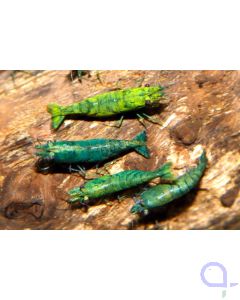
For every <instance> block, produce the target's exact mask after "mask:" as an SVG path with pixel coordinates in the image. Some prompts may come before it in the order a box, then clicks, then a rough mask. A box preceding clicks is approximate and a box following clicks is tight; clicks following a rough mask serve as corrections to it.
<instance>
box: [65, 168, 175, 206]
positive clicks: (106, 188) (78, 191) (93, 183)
mask: <svg viewBox="0 0 240 300" xmlns="http://www.w3.org/2000/svg"><path fill="white" fill-rule="evenodd" d="M171 166H172V164H171V163H170V162H168V163H166V164H164V165H163V166H161V167H160V168H158V169H157V170H154V171H141V170H127V171H122V172H119V173H116V174H114V175H105V176H102V177H99V178H96V179H93V180H90V181H88V182H87V183H86V184H84V185H82V186H80V187H76V188H73V189H71V190H70V191H69V192H68V194H69V195H70V196H71V199H70V200H69V202H70V203H75V202H80V203H82V204H83V203H85V202H86V201H88V200H89V199H95V198H100V197H104V196H107V195H111V194H114V193H116V192H120V191H123V190H126V189H130V188H133V187H136V186H139V185H141V184H144V183H147V182H149V181H150V180H152V179H155V178H158V177H160V178H161V179H164V180H174V176H173V174H172V171H171Z"/></svg>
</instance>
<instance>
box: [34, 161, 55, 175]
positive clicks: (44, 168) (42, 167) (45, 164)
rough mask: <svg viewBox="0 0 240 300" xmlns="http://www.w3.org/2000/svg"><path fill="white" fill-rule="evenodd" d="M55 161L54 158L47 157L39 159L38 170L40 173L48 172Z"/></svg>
mask: <svg viewBox="0 0 240 300" xmlns="http://www.w3.org/2000/svg"><path fill="white" fill-rule="evenodd" d="M53 162H54V160H53V158H52V157H45V158H40V159H38V161H37V163H36V168H37V170H38V171H39V172H43V173H45V172H48V171H49V170H50V168H51V166H52V164H53Z"/></svg>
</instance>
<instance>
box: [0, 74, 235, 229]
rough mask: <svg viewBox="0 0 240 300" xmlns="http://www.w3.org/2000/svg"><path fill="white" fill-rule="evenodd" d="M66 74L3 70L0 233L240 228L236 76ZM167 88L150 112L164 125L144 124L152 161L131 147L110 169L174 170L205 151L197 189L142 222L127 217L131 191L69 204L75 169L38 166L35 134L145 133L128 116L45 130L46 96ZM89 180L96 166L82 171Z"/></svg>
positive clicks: (63, 100)
mask: <svg viewBox="0 0 240 300" xmlns="http://www.w3.org/2000/svg"><path fill="white" fill-rule="evenodd" d="M68 74H69V71H44V72H34V73H31V72H15V73H14V76H13V73H12V72H11V71H2V72H1V73H0V153H1V158H0V187H1V191H0V228H1V229H28V228H31V229H145V228H147V229H238V228H240V210H239V204H240V198H239V195H240V193H239V189H240V151H239V144H240V118H239V116H240V101H239V100H240V99H239V96H240V72H238V71H99V74H100V80H99V78H98V76H97V75H98V73H97V72H96V71H92V72H91V77H88V76H85V77H83V79H82V83H80V82H79V81H78V80H75V81H73V82H72V81H70V80H69V79H68V78H67V75H68ZM147 83H148V84H150V85H153V84H161V85H164V86H167V87H168V88H167V89H166V94H167V99H168V101H169V103H168V105H166V106H165V107H164V108H162V109H161V110H159V111H158V112H156V114H155V117H156V118H158V119H159V120H161V121H162V122H163V126H159V125H156V124H152V123H149V122H146V123H145V124H146V130H147V133H148V146H149V148H150V150H151V158H150V159H149V160H147V159H145V158H143V157H142V156H140V155H139V154H137V153H134V152H132V153H129V154H127V155H125V156H123V157H122V158H121V159H119V160H117V161H116V162H114V163H113V164H112V165H110V166H109V172H111V173H115V172H117V171H120V170H126V169H133V168H134V169H135V168H138V169H142V170H152V169H154V168H156V167H158V166H160V165H161V164H162V163H164V162H165V161H166V160H171V161H172V162H173V164H174V167H175V172H176V174H181V173H183V172H184V171H186V170H187V168H188V167H190V166H192V165H194V163H195V162H196V158H197V157H198V155H199V153H200V152H201V147H204V148H205V149H206V151H207V156H208V159H209V164H208V168H207V170H206V172H205V174H204V176H203V178H202V180H201V182H200V184H199V187H198V188H197V189H195V190H193V191H192V192H191V193H189V194H188V195H187V196H185V197H183V198H181V199H178V200H176V201H174V202H173V203H171V204H170V205H168V206H167V207H165V208H163V209H162V210H161V211H159V212H158V213H156V214H153V215H150V216H149V217H147V218H143V219H139V218H138V216H135V215H131V214H130V213H129V209H130V207H131V206H132V205H133V198H132V197H133V196H134V195H136V194H137V193H138V192H139V190H138V189H135V190H132V191H128V192H125V193H121V196H124V197H123V198H122V199H121V200H118V199H114V198H111V199H106V200H105V201H101V202H98V203H96V204H95V205H93V206H90V207H89V208H75V209H71V208H70V207H69V205H68V204H67V202H66V200H67V199H68V197H67V194H66V192H67V191H68V189H70V188H72V187H74V186H78V185H81V184H82V183H83V182H84V180H83V179H82V178H81V177H80V176H79V175H77V174H74V173H71V174H66V173H52V174H47V175H44V174H41V173H38V172H36V169H35V162H36V157H35V156H34V145H35V143H37V140H52V139H69V140H70V139H71V140H78V139H88V138H100V137H105V138H118V139H131V138H133V137H134V136H135V135H136V134H137V133H138V132H140V131H141V130H142V129H143V126H142V125H141V124H140V123H139V122H138V121H137V120H136V119H135V118H129V119H126V120H124V122H123V125H122V127H121V128H119V129H118V128H115V127H110V126H107V124H109V125H112V124H113V123H114V121H113V120H110V121H105V122H103V121H100V120H67V121H65V123H64V126H62V127H61V128H60V129H59V130H58V131H57V132H53V131H51V128H50V115H49V114H48V113H47V111H46V105H47V103H49V102H58V103H59V104H70V103H72V102H74V101H79V100H81V99H83V98H84V97H87V96H91V95H94V94H96V93H101V92H103V91H104V92H105V91H108V90H111V89H115V88H126V87H136V86H139V85H144V84H147ZM88 174H89V176H94V174H95V170H89V171H88Z"/></svg>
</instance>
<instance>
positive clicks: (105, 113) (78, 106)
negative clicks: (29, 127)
mask: <svg viewBox="0 0 240 300" xmlns="http://www.w3.org/2000/svg"><path fill="white" fill-rule="evenodd" d="M163 96H164V93H163V87H161V86H155V87H149V86H145V87H138V88H129V89H126V90H117V91H111V92H108V93H104V94H99V95H96V96H93V97H90V98H86V99H84V100H82V101H81V102H77V103H73V104H71V105H68V106H60V105H58V104H56V103H49V104H48V107H47V110H48V112H49V113H50V114H51V115H52V128H53V129H58V128H59V127H60V125H61V124H62V122H63V121H64V119H65V117H66V116H68V115H76V114H77V115H81V116H88V117H96V118H103V117H109V116H113V115H117V114H122V113H125V112H129V111H135V110H139V109H141V108H144V107H146V106H155V105H158V104H159V103H160V98H162V97H163Z"/></svg>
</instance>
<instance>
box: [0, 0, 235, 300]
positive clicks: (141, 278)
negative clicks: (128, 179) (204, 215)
mask: <svg viewBox="0 0 240 300" xmlns="http://www.w3.org/2000/svg"><path fill="white" fill-rule="evenodd" d="M239 11H240V10H239V1H234V0H228V1H225V0H224V1H223V0H218V1H214V0H208V1H206V0H201V1H194V0H191V1H188V0H181V1H179V0H178V1H177V0H176V1H173V0H168V1H160V0H158V1H156V0H155V1H154V0H148V1H143V0H138V1H130V0H128V1H125V0H121V1H114V0H111V1H110V0H101V1H100V0H99V1H93V0H85V1H80V0H76V1H73V0H68V1H61V0H58V1H50V0H48V1H44V0H42V1H38V2H37V1H32V0H31V1H30V0H29V1H26V0H21V1H13V0H8V1H5V2H4V1H1V2H0V33H1V34H0V43H1V44H0V68H1V69H18V70H21V69H28V70H30V69H68V70H71V69H97V70H99V69H156V70H157V69H163V70H164V69H165V70H167V69H180V70H181V69H240V47H239V40H240V39H239V28H240V26H239ZM0 242H1V244H0V260H1V261H0V297H1V299H4V300H8V299H11V300H12V299H20V300H21V299H24V300H28V299H29V300H30V299H31V300H32V299H36V300H38V299H39V300H40V299H41V300H42V299H58V300H62V299H71V300H75V299H84V300H88V299H89V300H92V299H97V300H98V299H99V300H101V299H104V300H108V299H109V300H110V299H111V300H112V299H114V300H115V299H116V300H118V299H119V300H120V299H121V300H125V299H138V300H143V299H144V300H146V299H151V300H155V299H164V300H168V299H184V300H188V299H189V300H190V299H191V300H193V299H194V300H198V299H201V300H202V299H204V300H208V299H211V300H214V299H221V293H222V289H218V288H208V287H206V286H204V284H203V283H202V282H201V279H200V271H201V268H202V266H203V265H204V264H205V263H207V262H209V261H218V262H220V263H222V264H224V265H225V267H226V268H227V271H228V282H240V258H239V257H240V254H239V253H240V239H239V232H238V231H235V232H231V231H217V232H214V231H202V232H201V231H186V232H184V231H148V232H142V231H139V232H137V231H129V232H120V231H108V232H100V231H98V232H97V231H92V232H90V231H85V232H84V231H83V232H72V231H62V232H60V231H54V232H50V231H44V232H39V231H35V232H20V231H16V232H14V231H12V232H10V231H4V232H1V233H0ZM216 276H217V275H216ZM239 296H240V287H239V286H237V287H234V288H228V290H227V296H226V298H225V299H239Z"/></svg>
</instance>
